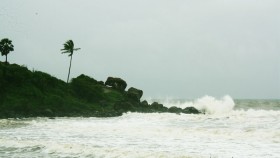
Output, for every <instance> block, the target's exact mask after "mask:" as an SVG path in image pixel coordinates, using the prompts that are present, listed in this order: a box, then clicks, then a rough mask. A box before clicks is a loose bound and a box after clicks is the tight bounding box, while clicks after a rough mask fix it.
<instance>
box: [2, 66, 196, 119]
mask: <svg viewBox="0 0 280 158" xmlns="http://www.w3.org/2000/svg"><path fill="white" fill-rule="evenodd" d="M105 83H106V84H107V85H105V84H104V82H103V81H96V80H95V79H93V78H91V77H89V76H86V75H83V74H82V75H80V76H78V77H77V78H73V79H72V80H71V82H70V83H68V84H67V83H65V82H64V81H62V80H59V79H57V78H55V77H53V76H51V75H49V74H47V73H44V72H40V71H30V70H28V69H27V68H26V67H24V66H19V65H17V64H8V65H6V64H4V63H2V62H0V118H8V117H62V116H73V117H75V116H83V117H112V116H120V115H122V113H124V112H128V111H131V112H174V113H181V112H183V113H199V112H198V111H197V110H196V109H194V108H186V109H180V108H176V107H171V108H169V109H168V108H166V107H164V106H163V105H162V104H159V103H156V102H155V103H152V104H151V105H149V104H148V103H147V102H146V101H142V102H140V98H141V97H142V94H143V92H142V91H141V90H138V89H136V88H129V89H128V91H125V89H126V82H125V81H123V80H122V79H119V78H112V77H109V78H108V79H107V81H106V82H105ZM119 83H122V84H119Z"/></svg>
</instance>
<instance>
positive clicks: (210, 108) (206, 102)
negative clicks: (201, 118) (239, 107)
mask: <svg viewBox="0 0 280 158" xmlns="http://www.w3.org/2000/svg"><path fill="white" fill-rule="evenodd" d="M163 104H164V106H166V107H172V106H176V107H179V108H186V107H191V106H192V107H195V108H196V109H198V110H200V111H202V112H204V113H205V114H223V113H228V112H231V111H232V110H233V108H234V106H235V103H234V101H233V99H232V97H230V96H229V95H226V96H224V97H222V98H221V99H216V98H214V97H212V96H208V95H206V96H204V97H201V98H198V99H196V100H195V101H184V102H180V101H178V100H173V99H166V100H165V101H164V102H163Z"/></svg>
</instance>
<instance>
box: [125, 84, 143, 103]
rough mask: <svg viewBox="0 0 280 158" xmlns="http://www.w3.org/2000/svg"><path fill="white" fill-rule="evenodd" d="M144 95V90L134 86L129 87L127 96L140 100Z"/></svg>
mask: <svg viewBox="0 0 280 158" xmlns="http://www.w3.org/2000/svg"><path fill="white" fill-rule="evenodd" d="M142 95H143V91H142V90H139V89H136V88H133V87H131V88H129V89H128V91H127V96H128V97H129V98H131V99H132V100H135V101H140V99H141V97H142Z"/></svg>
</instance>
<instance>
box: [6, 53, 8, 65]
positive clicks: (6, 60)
mask: <svg viewBox="0 0 280 158" xmlns="http://www.w3.org/2000/svg"><path fill="white" fill-rule="evenodd" d="M6 64H8V55H6Z"/></svg>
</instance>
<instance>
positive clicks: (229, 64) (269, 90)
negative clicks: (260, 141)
mask: <svg viewBox="0 0 280 158" xmlns="http://www.w3.org/2000/svg"><path fill="white" fill-rule="evenodd" d="M0 5H1V7H0V38H1V39H2V38H6V37H7V38H10V39H11V40H12V41H13V43H14V45H15V51H14V52H11V53H10V54H9V56H8V60H9V61H10V62H11V63H18V64H20V65H26V66H27V67H28V68H29V69H31V70H32V69H35V70H40V71H44V72H47V73H50V74H51V75H53V76H55V77H58V78H60V79H62V80H66V78H67V73H68V66H69V59H70V58H69V57H68V56H67V55H65V54H61V53H60V49H62V48H63V43H64V42H65V41H66V40H68V39H72V40H73V41H74V43H75V46H76V47H79V48H81V50H80V51H78V52H76V53H75V54H74V56H73V63H72V71H71V77H76V76H78V75H80V74H81V73H84V74H86V75H89V76H91V77H93V78H95V79H97V80H103V81H105V80H106V78H107V77H108V76H114V77H120V78H123V79H124V80H126V81H127V83H128V87H131V86H133V87H136V88H140V89H142V90H143V91H144V97H152V98H164V97H171V98H198V97H201V96H204V95H211V96H215V97H222V96H224V95H226V94H228V95H230V96H232V97H233V98H280V1H279V0H75V1H74V0H1V4H0ZM4 59H5V58H4V57H1V58H0V60H1V61H4Z"/></svg>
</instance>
